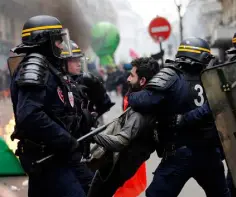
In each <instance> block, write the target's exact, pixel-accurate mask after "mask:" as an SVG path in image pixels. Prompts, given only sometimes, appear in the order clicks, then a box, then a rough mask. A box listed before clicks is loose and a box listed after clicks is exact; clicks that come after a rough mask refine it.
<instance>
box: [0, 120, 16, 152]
mask: <svg viewBox="0 0 236 197" xmlns="http://www.w3.org/2000/svg"><path fill="white" fill-rule="evenodd" d="M14 126H15V118H14V116H13V117H12V119H11V120H10V121H9V122H8V124H7V125H6V126H5V127H4V134H3V135H2V136H3V138H4V140H5V141H6V143H7V145H8V146H9V148H10V149H11V150H12V151H13V152H14V151H15V150H16V149H17V142H18V140H14V141H12V140H11V134H12V132H13V131H14ZM0 133H2V130H0Z"/></svg>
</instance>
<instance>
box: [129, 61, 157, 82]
mask: <svg viewBox="0 0 236 197" xmlns="http://www.w3.org/2000/svg"><path fill="white" fill-rule="evenodd" d="M131 65H132V67H136V68H137V70H136V73H137V75H138V77H139V79H141V78H142V77H145V78H146V80H147V81H148V80H150V79H151V78H152V77H153V76H154V75H155V74H156V73H158V72H159V71H160V66H159V64H158V62H157V61H156V60H155V59H153V58H152V57H141V58H138V59H135V60H133V61H132V62H131Z"/></svg>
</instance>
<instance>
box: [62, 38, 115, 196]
mask: <svg viewBox="0 0 236 197" xmlns="http://www.w3.org/2000/svg"><path fill="white" fill-rule="evenodd" d="M70 44H71V50H72V56H71V57H68V56H67V54H68V51H67V49H64V50H63V51H62V55H63V56H64V60H65V64H64V69H65V70H67V71H68V74H69V75H70V80H72V81H73V82H74V83H73V85H74V86H73V88H72V91H73V94H74V98H75V106H76V108H77V111H79V112H80V115H81V120H82V121H81V122H82V124H81V125H80V132H79V133H78V134H74V136H77V138H78V137H80V136H81V135H83V134H86V132H89V131H90V129H91V127H94V126H95V124H96V118H97V117H98V116H100V115H102V114H103V113H105V112H107V111H108V110H109V109H110V108H111V107H112V106H113V105H114V103H112V102H111V100H110V98H109V96H108V95H107V94H106V90H105V88H104V87H103V85H102V84H101V83H100V81H99V80H98V79H97V78H96V77H94V76H93V75H92V74H90V73H85V72H83V69H82V68H84V66H85V61H86V58H85V55H84V54H83V53H82V51H81V49H80V48H79V46H78V45H77V44H76V43H75V42H74V41H72V40H71V41H70ZM94 105H95V106H94ZM95 113H96V117H94V114H95ZM89 147H90V142H84V143H82V144H81V147H80V149H79V150H80V152H81V154H82V155H83V157H84V158H86V157H88V156H89ZM73 163H74V167H75V172H76V175H77V177H78V179H79V181H80V183H81V185H82V187H83V189H84V191H85V193H87V192H88V189H89V187H90V183H91V182H92V179H93V173H92V172H91V170H90V169H89V168H88V167H87V165H86V164H85V163H84V162H80V160H73Z"/></svg>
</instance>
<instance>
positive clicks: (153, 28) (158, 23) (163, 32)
mask: <svg viewBox="0 0 236 197" xmlns="http://www.w3.org/2000/svg"><path fill="white" fill-rule="evenodd" d="M148 31H149V34H150V36H151V37H152V38H153V39H154V40H155V41H156V42H162V41H164V40H166V39H168V38H169V36H170V33H171V25H170V23H169V22H168V20H166V19H165V18H163V17H156V18H154V19H153V20H152V21H151V22H150V24H149V27H148Z"/></svg>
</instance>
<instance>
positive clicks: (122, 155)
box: [90, 108, 155, 179]
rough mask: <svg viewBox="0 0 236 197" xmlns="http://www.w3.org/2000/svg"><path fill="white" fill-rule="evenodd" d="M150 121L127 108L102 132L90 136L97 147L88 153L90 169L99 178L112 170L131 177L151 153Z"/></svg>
mask: <svg viewBox="0 0 236 197" xmlns="http://www.w3.org/2000/svg"><path fill="white" fill-rule="evenodd" d="M154 120H155V119H153V118H152V117H151V116H150V117H147V116H143V115H141V114H140V113H138V112H134V111H133V110H132V109H131V108H128V109H127V111H126V112H124V113H123V114H122V115H121V116H120V117H119V118H117V119H116V120H115V121H114V122H113V123H111V124H110V125H109V127H108V128H107V129H106V130H105V131H104V132H102V133H101V134H98V135H97V136H95V137H94V141H95V142H96V143H97V144H98V145H95V146H94V147H93V148H92V150H91V153H92V158H93V160H92V162H91V164H90V167H91V168H94V169H99V172H100V176H101V177H102V178H103V179H106V178H107V177H108V176H109V175H110V174H111V172H112V171H113V169H116V170H119V173H120V175H121V176H125V177H127V176H128V177H129V178H131V177H132V175H134V174H135V172H136V171H137V169H138V168H139V167H140V165H141V164H143V162H145V161H146V160H147V159H149V157H150V155H151V153H152V152H154V150H155V141H154V139H153V125H154V124H153V123H154ZM100 147H102V149H101V148H100Z"/></svg>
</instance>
